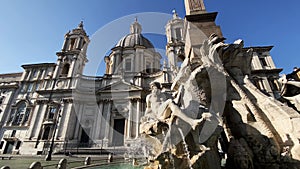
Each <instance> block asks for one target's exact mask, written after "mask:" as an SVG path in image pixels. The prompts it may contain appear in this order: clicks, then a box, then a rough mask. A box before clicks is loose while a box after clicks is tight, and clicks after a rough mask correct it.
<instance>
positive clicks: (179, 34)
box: [175, 28, 182, 41]
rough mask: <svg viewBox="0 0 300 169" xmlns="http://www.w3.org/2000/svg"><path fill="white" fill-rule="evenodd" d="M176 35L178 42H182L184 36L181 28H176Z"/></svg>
mask: <svg viewBox="0 0 300 169" xmlns="http://www.w3.org/2000/svg"><path fill="white" fill-rule="evenodd" d="M175 35H176V37H175V38H176V40H177V41H180V40H181V39H182V38H181V37H182V35H181V29H180V28H176V29H175Z"/></svg>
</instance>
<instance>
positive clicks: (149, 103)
mask: <svg viewBox="0 0 300 169" xmlns="http://www.w3.org/2000/svg"><path fill="white" fill-rule="evenodd" d="M150 97H151V95H150V94H149V95H147V97H146V110H145V115H146V114H148V113H150V112H151V102H150Z"/></svg>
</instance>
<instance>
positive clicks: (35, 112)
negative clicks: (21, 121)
mask: <svg viewBox="0 0 300 169" xmlns="http://www.w3.org/2000/svg"><path fill="white" fill-rule="evenodd" d="M41 107H42V106H41V105H40V104H37V105H36V106H35V108H34V110H33V111H32V114H31V115H30V116H31V117H30V118H29V119H28V121H32V122H34V123H33V124H32V125H30V126H29V129H28V137H29V138H30V137H32V136H33V135H34V132H35V131H36V129H37V126H36V125H37V123H36V121H37V119H38V114H39V112H40V109H41Z"/></svg>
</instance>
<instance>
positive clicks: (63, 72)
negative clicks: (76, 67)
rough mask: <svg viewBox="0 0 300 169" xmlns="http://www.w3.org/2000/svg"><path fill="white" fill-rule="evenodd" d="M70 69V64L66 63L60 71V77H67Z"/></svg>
mask: <svg viewBox="0 0 300 169" xmlns="http://www.w3.org/2000/svg"><path fill="white" fill-rule="evenodd" d="M69 69H70V64H68V63H66V64H65V65H64V67H63V69H62V71H61V76H63V77H67V76H68V73H69Z"/></svg>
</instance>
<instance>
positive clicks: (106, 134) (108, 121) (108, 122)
mask: <svg viewBox="0 0 300 169" xmlns="http://www.w3.org/2000/svg"><path fill="white" fill-rule="evenodd" d="M110 116H111V101H109V102H108V110H107V115H106V123H105V139H109V130H110V127H109V126H110Z"/></svg>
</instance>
